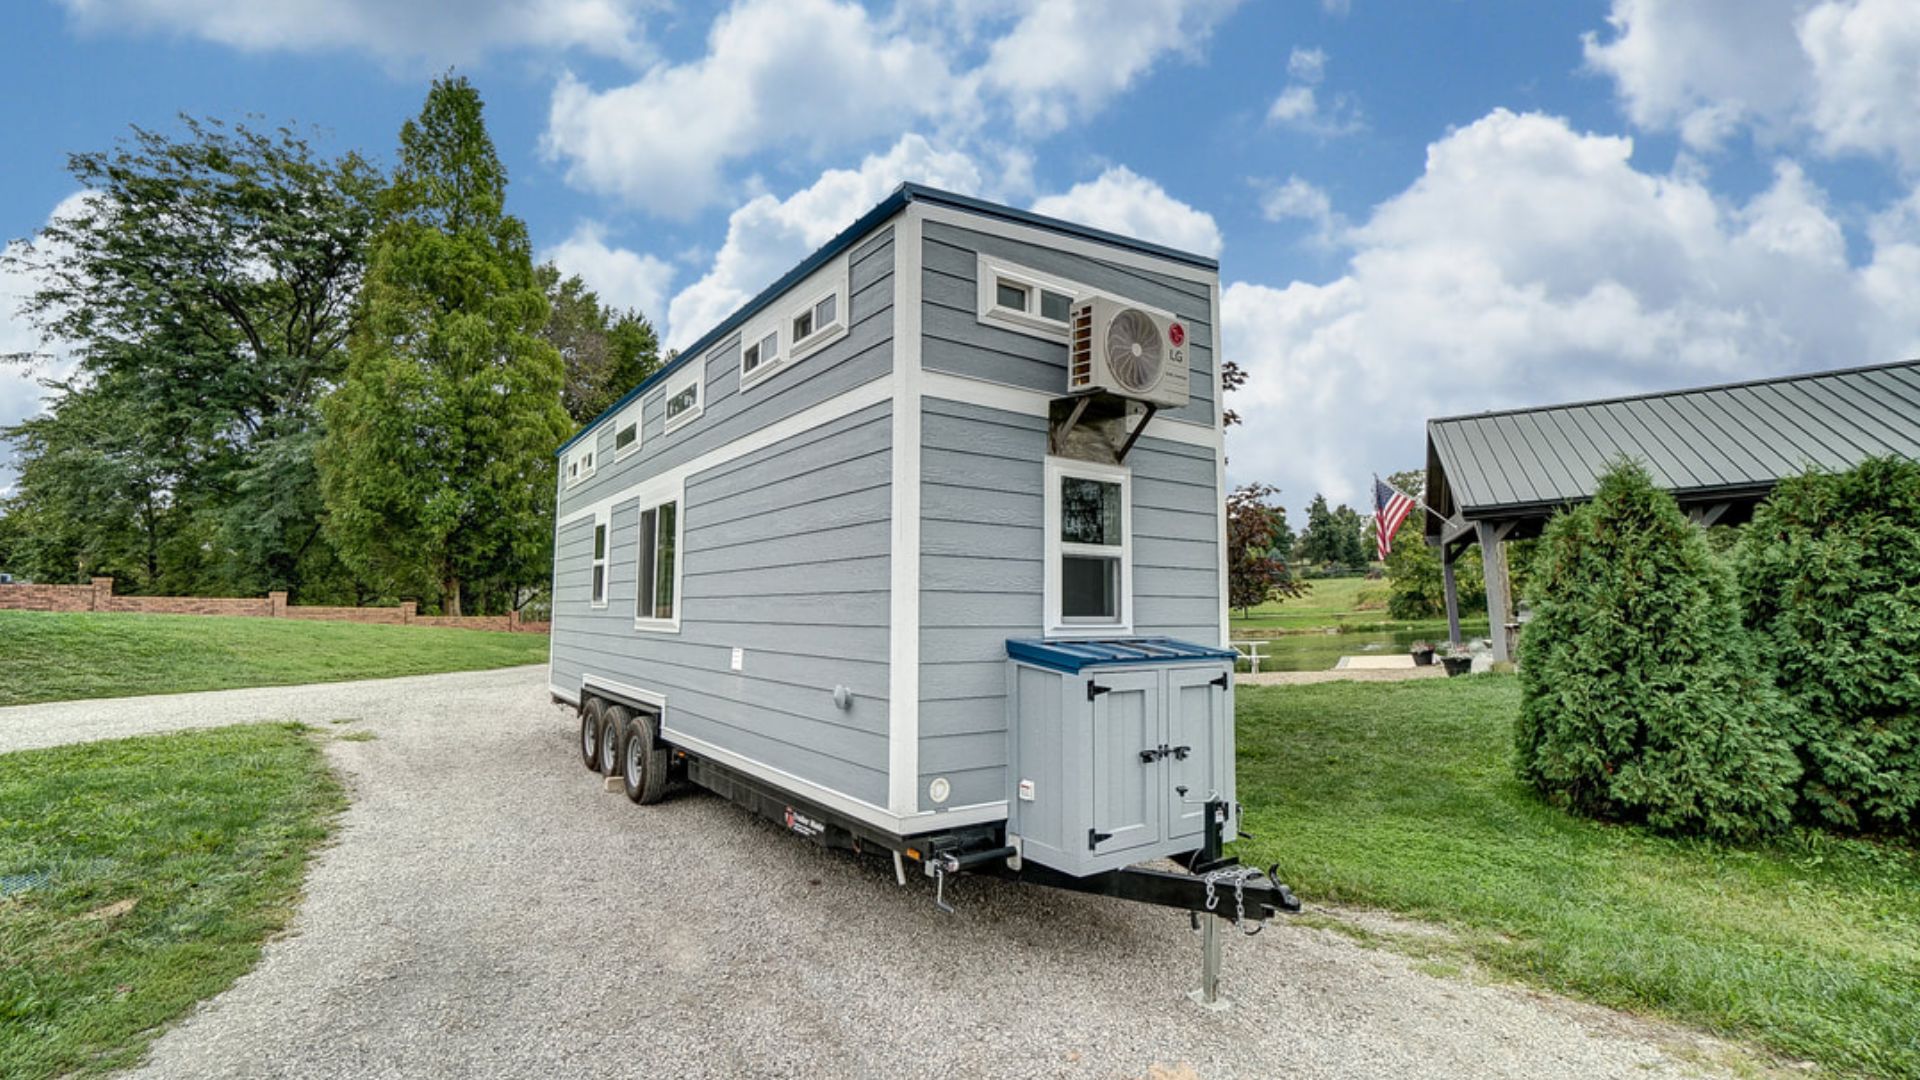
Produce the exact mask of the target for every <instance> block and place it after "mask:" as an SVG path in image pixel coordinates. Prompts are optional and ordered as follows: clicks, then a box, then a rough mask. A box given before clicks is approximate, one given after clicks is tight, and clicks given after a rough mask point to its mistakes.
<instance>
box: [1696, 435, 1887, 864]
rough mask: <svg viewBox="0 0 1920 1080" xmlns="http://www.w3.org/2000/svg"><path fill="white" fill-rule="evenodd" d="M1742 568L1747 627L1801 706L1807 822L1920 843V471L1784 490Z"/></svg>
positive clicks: (1861, 469)
mask: <svg viewBox="0 0 1920 1080" xmlns="http://www.w3.org/2000/svg"><path fill="white" fill-rule="evenodd" d="M1734 558H1735V565H1736V569H1737V573H1738V576H1739V587H1740V601H1741V607H1742V609H1743V610H1744V612H1745V617H1746V621H1747V625H1748V626H1749V627H1750V628H1752V630H1753V631H1754V634H1755V640H1756V643H1757V644H1758V645H1759V646H1760V648H1761V649H1762V653H1763V659H1764V661H1765V663H1766V666H1767V667H1768V668H1769V669H1770V670H1771V671H1772V673H1773V675H1774V678H1775V679H1776V680H1777V682H1778V684H1779V687H1780V689H1781V691H1782V692H1783V693H1784V694H1785V695H1786V697H1787V699H1788V700H1789V701H1790V702H1791V704H1792V709H1791V710H1790V712H1789V714H1788V716H1789V721H1788V722H1789V725H1790V729H1791V731H1792V734H1793V737H1794V746H1795V749H1796V750H1797V751H1798V752H1799V755H1800V761H1801V763H1802V765H1803V766H1804V767H1805V773H1804V775H1803V776H1802V778H1801V783H1800V795H1801V800H1802V803H1801V806H1802V809H1803V812H1804V813H1805V814H1806V815H1807V816H1808V817H1810V818H1812V819H1814V820H1817V821H1819V822H1821V823H1823V824H1826V825H1829V826H1833V827H1836V828H1841V829H1857V830H1872V831H1878V832H1891V833H1905V834H1907V835H1909V836H1914V835H1920V464H1916V463H1914V462H1911V461H1898V460H1891V459H1880V460H1874V461H1867V462H1865V463H1863V464H1861V465H1859V466H1858V467H1856V468H1853V469H1851V470H1849V471H1847V472H1843V473H1837V474H1832V473H1829V474H1819V473H1816V474H1809V475H1806V476H1798V477H1792V478H1789V479H1787V480H1783V481H1781V482H1780V486H1779V487H1778V488H1776V489H1775V490H1774V493H1773V496H1772V498H1770V499H1768V500H1767V501H1766V502H1765V503H1764V504H1762V505H1761V507H1760V509H1759V510H1758V511H1756V512H1755V514H1754V518H1753V524H1752V525H1751V526H1750V527H1749V528H1748V529H1747V531H1746V536H1745V537H1743V538H1742V540H1741V542H1740V545H1739V547H1738V548H1736V550H1735V555H1734Z"/></svg>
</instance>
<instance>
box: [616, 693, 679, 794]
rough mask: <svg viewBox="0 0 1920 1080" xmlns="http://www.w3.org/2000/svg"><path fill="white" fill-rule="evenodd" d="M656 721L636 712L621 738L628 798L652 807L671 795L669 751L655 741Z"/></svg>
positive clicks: (622, 761)
mask: <svg viewBox="0 0 1920 1080" xmlns="http://www.w3.org/2000/svg"><path fill="white" fill-rule="evenodd" d="M653 724H654V720H653V717H652V716H651V715H649V714H647V713H635V714H634V715H633V717H632V718H631V719H629V720H628V721H627V728H626V731H625V733H624V734H623V735H622V737H621V747H620V779H621V781H622V782H623V783H624V784H625V786H626V789H627V798H629V799H632V800H633V801H634V802H637V803H639V804H640V805H642V806H651V805H653V804H654V803H657V802H659V801H660V800H661V799H664V798H666V796H667V749H666V747H664V746H660V745H658V744H656V743H655V742H654V735H655V732H654V727H653Z"/></svg>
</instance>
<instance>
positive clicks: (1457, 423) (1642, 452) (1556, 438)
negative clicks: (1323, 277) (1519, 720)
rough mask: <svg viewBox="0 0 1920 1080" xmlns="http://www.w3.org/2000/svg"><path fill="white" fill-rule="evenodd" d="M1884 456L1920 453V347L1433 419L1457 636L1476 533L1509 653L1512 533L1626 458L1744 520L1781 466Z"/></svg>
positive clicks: (1437, 534)
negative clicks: (1894, 355)
mask: <svg viewBox="0 0 1920 1080" xmlns="http://www.w3.org/2000/svg"><path fill="white" fill-rule="evenodd" d="M1884 456H1894V457H1905V458H1910V459H1915V460H1920V360H1905V361H1901V362H1898V363H1892V364H1877V365H1873V366H1869V367H1856V368H1843V369H1839V370H1834V371H1820V372H1810V373H1807V374H1802V375H1788V376H1783V377H1779V378H1772V379H1757V380H1754V381H1751V382H1740V383H1728V384H1725V385H1720V386H1706V387H1698V388H1694V389H1687V390H1674V391H1668V392H1665V393H1656V394H1640V395H1636V396H1632V397H1620V398H1608V399H1605V400H1601V401H1584V402H1576V403H1573V404H1568V405H1550V406H1543V407H1539V408H1530V409H1507V410H1504V411H1500V412H1486V413H1477V414H1474V415H1471V416H1450V417H1443V418H1440V419H1436V420H1429V421H1427V485H1426V491H1427V494H1426V500H1427V503H1428V505H1429V507H1430V509H1431V511H1432V513H1430V514H1428V515H1427V525H1426V531H1427V539H1428V541H1429V542H1430V543H1433V544H1436V545H1438V546H1439V547H1440V549H1441V565H1442V571H1443V576H1444V578H1445V582H1446V595H1447V621H1448V624H1449V630H1450V632H1451V634H1452V637H1453V640H1454V641H1456V642H1457V641H1459V640H1460V616H1459V602H1458V600H1457V598H1456V596H1455V587H1454V573H1453V564H1454V560H1455V559H1457V558H1458V557H1459V555H1460V553H1461V552H1462V551H1464V550H1465V549H1466V547H1467V545H1469V544H1472V543H1475V542H1478V543H1479V544H1480V550H1481V552H1482V560H1481V563H1482V567H1483V569H1484V570H1485V572H1486V577H1487V617H1488V619H1489V621H1490V622H1491V623H1492V631H1493V635H1492V636H1493V642H1494V655H1495V657H1496V658H1498V659H1506V658H1507V656H1508V655H1509V652H1510V648H1509V640H1510V636H1511V631H1512V626H1511V624H1510V623H1509V621H1508V603H1507V600H1508V598H1507V591H1508V590H1507V572H1506V557H1505V555H1504V553H1503V552H1502V550H1501V546H1500V545H1501V542H1502V541H1505V540H1518V539H1524V538H1526V537H1530V536H1537V535H1539V533H1540V530H1541V528H1542V527H1544V526H1545V524H1546V521H1547V519H1548V518H1550V517H1552V516H1553V514H1554V513H1555V512H1556V511H1558V510H1559V509H1560V508H1561V507H1564V506H1568V505H1572V504H1575V503H1580V502H1584V501H1585V500H1587V499H1589V498H1591V497H1592V496H1593V490H1594V487H1595V485H1596V484H1597V483H1598V481H1599V477H1600V474H1601V473H1602V472H1604V471H1605V470H1606V468H1607V466H1608V465H1610V464H1611V463H1613V462H1615V461H1617V460H1619V459H1621V458H1631V459H1635V460H1638V461H1639V462H1640V463H1641V464H1642V465H1644V466H1645V467H1646V468H1647V470H1648V471H1649V472H1650V473H1651V474H1652V475H1653V479H1654V482H1655V483H1657V484H1659V485H1660V486H1661V487H1664V488H1666V489H1667V490H1668V491H1671V492H1672V493H1673V495H1674V497H1675V498H1676V499H1677V500H1678V501H1679V503H1680V506H1681V508H1682V509H1683V510H1685V511H1687V513H1688V514H1689V515H1690V516H1691V517H1692V518H1693V519H1694V520H1695V521H1696V522H1699V523H1700V524H1701V525H1712V524H1716V523H1724V524H1733V523H1736V522H1740V521H1744V520H1746V519H1747V518H1748V517H1750V516H1751V515H1752V513H1753V508H1754V507H1755V506H1756V505H1758V504H1759V502H1760V500H1762V499H1764V498H1766V497H1767V494H1768V493H1769V492H1771V491H1772V490H1773V486H1774V485H1775V484H1776V483H1778V482H1779V481H1780V479H1781V478H1782V477H1786V476H1793V475H1796V474H1798V473H1801V472H1804V471H1806V470H1808V469H1829V470H1833V469H1845V468H1849V467H1851V466H1853V465H1856V464H1858V463H1859V462H1861V461H1863V460H1865V459H1867V458H1870V457H1884Z"/></svg>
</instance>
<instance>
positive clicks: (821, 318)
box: [787, 278, 847, 360]
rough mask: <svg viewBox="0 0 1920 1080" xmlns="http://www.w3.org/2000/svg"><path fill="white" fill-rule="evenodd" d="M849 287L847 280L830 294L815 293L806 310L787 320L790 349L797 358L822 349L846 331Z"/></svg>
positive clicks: (842, 280) (801, 309) (841, 282)
mask: <svg viewBox="0 0 1920 1080" xmlns="http://www.w3.org/2000/svg"><path fill="white" fill-rule="evenodd" d="M846 294H847V287H846V284H845V279H844V278H842V279H841V281H840V283H839V284H837V285H835V286H834V288H833V289H832V291H830V292H827V293H814V294H812V296H813V299H812V300H809V301H808V302H807V304H806V306H805V307H802V308H800V309H799V310H798V311H795V312H794V313H793V314H792V315H791V316H789V318H788V320H787V330H788V335H789V336H788V338H787V340H788V342H789V346H788V348H789V350H790V351H791V352H792V353H793V358H794V359H796V360H797V359H799V358H800V357H802V356H805V355H806V354H808V353H810V352H812V351H813V350H815V349H818V348H820V347H821V346H822V345H825V344H826V343H827V342H829V341H832V340H834V339H835V338H837V337H840V336H841V335H842V334H845V333H846V332H847V295H846Z"/></svg>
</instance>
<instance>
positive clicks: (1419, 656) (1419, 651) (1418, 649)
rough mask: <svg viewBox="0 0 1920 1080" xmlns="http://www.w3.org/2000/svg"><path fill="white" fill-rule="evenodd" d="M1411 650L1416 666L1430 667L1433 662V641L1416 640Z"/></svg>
mask: <svg viewBox="0 0 1920 1080" xmlns="http://www.w3.org/2000/svg"><path fill="white" fill-rule="evenodd" d="M1410 651H1411V652H1412V653H1413V663H1414V666H1415V667H1428V666H1431V665H1432V664H1433V642H1431V641H1416V642H1414V643H1413V647H1412V649H1411V650H1410Z"/></svg>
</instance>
